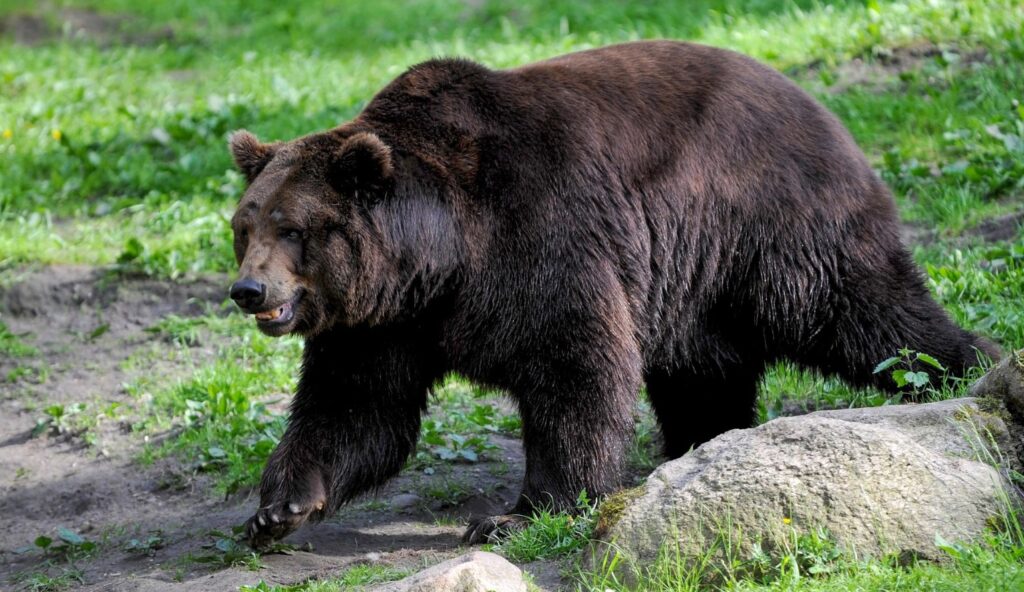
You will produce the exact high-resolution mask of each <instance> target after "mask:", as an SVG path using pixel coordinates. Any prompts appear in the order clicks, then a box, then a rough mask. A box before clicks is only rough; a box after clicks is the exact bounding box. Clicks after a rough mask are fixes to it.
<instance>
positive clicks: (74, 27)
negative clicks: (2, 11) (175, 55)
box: [0, 8, 174, 47]
mask: <svg viewBox="0 0 1024 592" xmlns="http://www.w3.org/2000/svg"><path fill="white" fill-rule="evenodd" d="M0 36H4V37H9V38H11V39H13V40H14V42H15V43H18V44H20V45H29V46H33V45H41V44H43V43H49V42H51V41H56V40H59V39H76V40H82V41H88V42H90V43H95V44H96V45H99V46H100V47H110V46H114V45H156V44H159V43H163V42H165V41H170V40H172V39H174V30H173V29H172V28H171V27H169V26H164V27H159V28H156V29H151V30H146V29H143V28H140V26H139V23H138V19H137V18H135V17H133V16H130V15H127V14H108V13H101V12H97V11H95V10H91V9H80V8H63V9H61V10H57V11H53V10H45V11H44V10H40V11H39V12H37V13H15V14H11V15H8V16H6V17H0Z"/></svg>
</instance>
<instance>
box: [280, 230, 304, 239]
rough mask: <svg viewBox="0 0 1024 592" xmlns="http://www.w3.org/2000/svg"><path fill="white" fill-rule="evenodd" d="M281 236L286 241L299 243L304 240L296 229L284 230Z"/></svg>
mask: <svg viewBox="0 0 1024 592" xmlns="http://www.w3.org/2000/svg"><path fill="white" fill-rule="evenodd" d="M279 234H280V236H281V238H283V239H285V240H290V241H298V240H301V239H302V233H301V232H299V231H298V230H295V229H294V228H282V229H281V231H280V233H279Z"/></svg>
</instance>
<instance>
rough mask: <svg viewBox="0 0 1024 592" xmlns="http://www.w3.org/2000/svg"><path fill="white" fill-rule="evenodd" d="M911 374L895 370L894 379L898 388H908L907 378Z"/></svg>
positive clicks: (907, 371)
mask: <svg viewBox="0 0 1024 592" xmlns="http://www.w3.org/2000/svg"><path fill="white" fill-rule="evenodd" d="M909 373H910V370H893V372H892V379H893V381H894V382H895V383H896V386H897V387H899V388H903V387H905V386H907V382H908V381H907V378H906V376H907V374H909Z"/></svg>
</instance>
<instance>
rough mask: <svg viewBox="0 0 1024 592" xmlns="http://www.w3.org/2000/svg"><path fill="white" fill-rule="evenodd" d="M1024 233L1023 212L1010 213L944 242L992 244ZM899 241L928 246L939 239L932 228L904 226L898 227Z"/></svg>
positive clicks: (954, 243)
mask: <svg viewBox="0 0 1024 592" xmlns="http://www.w3.org/2000/svg"><path fill="white" fill-rule="evenodd" d="M1021 232H1024V210H1019V211H1016V212H1010V213H1008V214H1003V215H1001V216H995V217H993V218H986V219H985V220H982V221H981V222H979V223H978V224H976V225H974V226H971V227H970V228H967V229H965V230H964V231H963V232H961V233H960V234H959V235H957V236H955V237H953V238H951V239H947V240H946V241H945V242H946V243H948V244H951V245H954V246H959V245H968V244H971V243H977V242H979V241H980V242H986V243H994V242H1000V241H1008V240H1014V239H1016V238H1017V237H1018V236H1020V235H1021ZM900 239H901V240H902V241H903V244H905V245H930V244H932V243H935V242H937V241H938V240H939V239H940V235H939V233H938V232H937V231H936V230H935V229H934V228H929V227H924V226H921V225H918V224H904V225H902V226H901V227H900Z"/></svg>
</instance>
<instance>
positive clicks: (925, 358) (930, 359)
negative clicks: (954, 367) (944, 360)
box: [917, 354, 946, 372]
mask: <svg viewBox="0 0 1024 592" xmlns="http://www.w3.org/2000/svg"><path fill="white" fill-rule="evenodd" d="M917 359H918V360H921V361H922V362H924V363H925V364H928V365H929V366H931V367H932V368H935V369H937V370H939V371H940V372H945V371H946V367H945V366H943V365H942V364H941V363H940V362H939V361H938V360H936V359H935V358H933V357H932V356H929V355H928V354H917Z"/></svg>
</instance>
